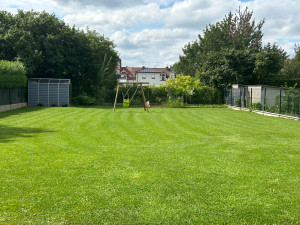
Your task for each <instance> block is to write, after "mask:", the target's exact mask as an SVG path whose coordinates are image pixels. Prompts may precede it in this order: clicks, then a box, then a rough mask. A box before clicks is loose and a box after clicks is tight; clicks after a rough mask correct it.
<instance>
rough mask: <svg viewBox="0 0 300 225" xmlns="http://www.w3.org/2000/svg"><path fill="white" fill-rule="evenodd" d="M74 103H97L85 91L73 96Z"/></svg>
mask: <svg viewBox="0 0 300 225" xmlns="http://www.w3.org/2000/svg"><path fill="white" fill-rule="evenodd" d="M73 103H74V105H93V104H95V99H94V98H92V97H90V96H88V95H87V93H85V92H83V93H82V94H80V95H78V96H77V97H75V98H73Z"/></svg>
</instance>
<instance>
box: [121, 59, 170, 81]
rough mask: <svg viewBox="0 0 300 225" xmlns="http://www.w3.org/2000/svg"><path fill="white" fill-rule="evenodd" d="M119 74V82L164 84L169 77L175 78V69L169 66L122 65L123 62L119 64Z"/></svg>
mask: <svg viewBox="0 0 300 225" xmlns="http://www.w3.org/2000/svg"><path fill="white" fill-rule="evenodd" d="M117 76H118V81H119V82H149V85H154V86H159V85H161V84H163V85H164V84H166V81H167V80H168V79H170V78H173V79H174V78H175V74H174V71H173V70H172V69H171V68H169V67H166V68H146V67H128V66H125V67H122V65H121V62H119V63H118V66H117Z"/></svg>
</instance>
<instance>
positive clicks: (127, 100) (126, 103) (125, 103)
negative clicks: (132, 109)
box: [123, 99, 130, 108]
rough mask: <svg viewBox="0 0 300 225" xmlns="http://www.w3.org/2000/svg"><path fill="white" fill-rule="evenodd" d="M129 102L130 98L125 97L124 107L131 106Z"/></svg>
mask: <svg viewBox="0 0 300 225" xmlns="http://www.w3.org/2000/svg"><path fill="white" fill-rule="evenodd" d="M129 102H130V100H129V99H124V100H123V107H124V108H128V107H129Z"/></svg>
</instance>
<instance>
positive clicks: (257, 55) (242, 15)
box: [174, 8, 286, 88]
mask: <svg viewBox="0 0 300 225" xmlns="http://www.w3.org/2000/svg"><path fill="white" fill-rule="evenodd" d="M252 15H253V12H250V11H248V9H247V8H246V9H245V10H244V11H242V10H241V9H238V10H237V12H236V13H235V14H233V13H231V12H230V13H229V14H228V15H227V16H225V18H224V19H223V20H222V21H220V22H217V23H216V24H209V25H208V26H206V29H205V30H204V31H203V36H201V35H199V40H197V41H195V42H193V43H188V44H187V45H186V46H185V47H184V48H183V55H182V56H180V58H179V61H178V62H177V63H175V65H174V69H175V72H176V73H182V74H189V75H194V76H198V77H199V78H200V79H201V80H202V83H203V84H206V85H212V86H215V87H218V88H226V87H228V86H229V85H231V84H233V83H243V84H255V83H266V82H268V81H269V77H267V76H269V75H270V77H274V76H276V75H277V74H278V72H279V71H280V69H281V68H282V65H283V61H284V59H285V58H286V53H285V52H284V51H283V50H282V49H280V48H278V47H277V46H276V45H273V46H271V45H270V44H268V45H267V46H265V47H263V46H262V37H263V33H262V30H261V29H262V26H263V24H264V20H262V21H260V22H259V23H257V24H256V23H255V21H254V20H252ZM269 72H270V74H269ZM266 77H267V78H266Z"/></svg>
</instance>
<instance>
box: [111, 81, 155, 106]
mask: <svg viewBox="0 0 300 225" xmlns="http://www.w3.org/2000/svg"><path fill="white" fill-rule="evenodd" d="M123 84H137V85H139V86H140V88H141V92H142V97H143V102H144V110H145V111H147V112H149V109H148V106H147V103H146V102H147V101H146V97H145V94H144V89H143V84H149V82H118V85H117V91H116V97H115V103H114V109H113V112H115V111H116V104H117V98H118V93H119V88H120V86H122V85H123Z"/></svg>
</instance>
